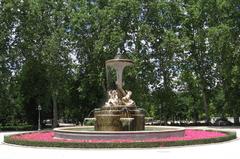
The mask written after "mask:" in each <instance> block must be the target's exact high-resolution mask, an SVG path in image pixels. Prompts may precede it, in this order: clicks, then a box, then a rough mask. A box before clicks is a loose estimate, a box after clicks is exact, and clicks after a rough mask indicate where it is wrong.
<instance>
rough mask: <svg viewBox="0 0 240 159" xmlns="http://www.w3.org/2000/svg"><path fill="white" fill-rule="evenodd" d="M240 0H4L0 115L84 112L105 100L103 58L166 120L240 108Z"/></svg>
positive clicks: (21, 117)
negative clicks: (120, 63) (125, 64)
mask: <svg viewBox="0 0 240 159" xmlns="http://www.w3.org/2000/svg"><path fill="white" fill-rule="evenodd" d="M239 26H240V1H236V0H188V1H186V0H172V1H169V0H131V1H129V0H58V1H56V0H50V1H41V0H3V1H0V28H1V32H0V90H1V91H0V123H1V124H3V125H5V124H8V123H20V122H27V123H29V124H33V125H36V124H37V118H36V115H37V110H36V108H37V106H38V105H39V104H40V105H41V106H42V108H43V109H42V114H43V118H42V119H53V121H54V122H53V126H54V127H55V126H57V120H58V119H66V120H72V121H75V122H78V121H83V119H84V118H85V117H88V116H89V115H91V113H90V112H91V110H93V109H94V108H96V107H100V106H101V105H103V103H104V102H105V100H106V92H105V91H106V78H105V66H104V65H105V61H106V60H108V59H111V58H113V57H114V55H115V54H116V53H117V51H118V49H120V51H121V52H122V53H125V54H127V55H128V57H129V58H131V59H132V60H133V61H134V63H135V65H134V67H133V68H130V69H128V70H127V71H126V72H125V76H126V77H125V79H126V81H125V87H126V88H128V89H130V90H132V91H133V99H134V100H135V102H136V104H137V105H138V106H139V107H142V108H144V109H145V110H146V112H147V115H148V116H154V117H155V118H159V119H161V120H163V121H168V120H172V121H174V120H192V121H198V120H206V121H207V122H209V120H210V118H211V117H214V116H221V117H227V116H233V117H235V120H236V123H237V122H239V121H238V119H239V115H240V98H239V96H240V27H239Z"/></svg>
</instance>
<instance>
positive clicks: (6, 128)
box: [0, 125, 33, 131]
mask: <svg viewBox="0 0 240 159" xmlns="http://www.w3.org/2000/svg"><path fill="white" fill-rule="evenodd" d="M0 130H1V131H26V130H33V127H32V125H6V126H0Z"/></svg>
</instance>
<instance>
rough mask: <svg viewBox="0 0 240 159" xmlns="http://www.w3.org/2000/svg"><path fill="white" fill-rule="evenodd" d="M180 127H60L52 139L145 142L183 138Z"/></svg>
mask: <svg viewBox="0 0 240 159" xmlns="http://www.w3.org/2000/svg"><path fill="white" fill-rule="evenodd" d="M184 132H185V129H184V128H180V127H169V126H167V127H165V126H146V127H145V130H144V131H94V127H93V126H84V127H67V128H66V127H62V128H55V129H54V137H55V138H62V139H78V140H119V139H123V140H128V139H131V140H136V141H139V140H146V139H155V138H167V137H183V136H184Z"/></svg>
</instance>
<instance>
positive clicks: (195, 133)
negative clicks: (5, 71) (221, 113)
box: [12, 130, 226, 143]
mask: <svg viewBox="0 0 240 159" xmlns="http://www.w3.org/2000/svg"><path fill="white" fill-rule="evenodd" d="M225 135H226V134H224V133H221V132H214V131H204V130H185V135H184V136H183V137H167V138H151V139H146V140H139V141H135V140H131V139H126V140H122V139H121V140H71V139H58V138H54V132H52V131H45V132H33V133H27V134H19V135H14V136H12V138H13V139H16V140H28V141H44V142H81V143H83V142H88V143H108V142H109V143H110V142H114V143H123V142H159V141H163V142H164V141H179V140H200V139H208V138H218V137H222V136H225Z"/></svg>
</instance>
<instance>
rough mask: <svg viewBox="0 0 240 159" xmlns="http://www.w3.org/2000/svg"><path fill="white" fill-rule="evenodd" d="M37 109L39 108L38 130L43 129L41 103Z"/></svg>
mask: <svg viewBox="0 0 240 159" xmlns="http://www.w3.org/2000/svg"><path fill="white" fill-rule="evenodd" d="M37 110H38V131H40V130H41V118H40V115H41V113H40V111H41V110H42V107H41V105H40V104H39V105H38V107H37Z"/></svg>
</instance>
